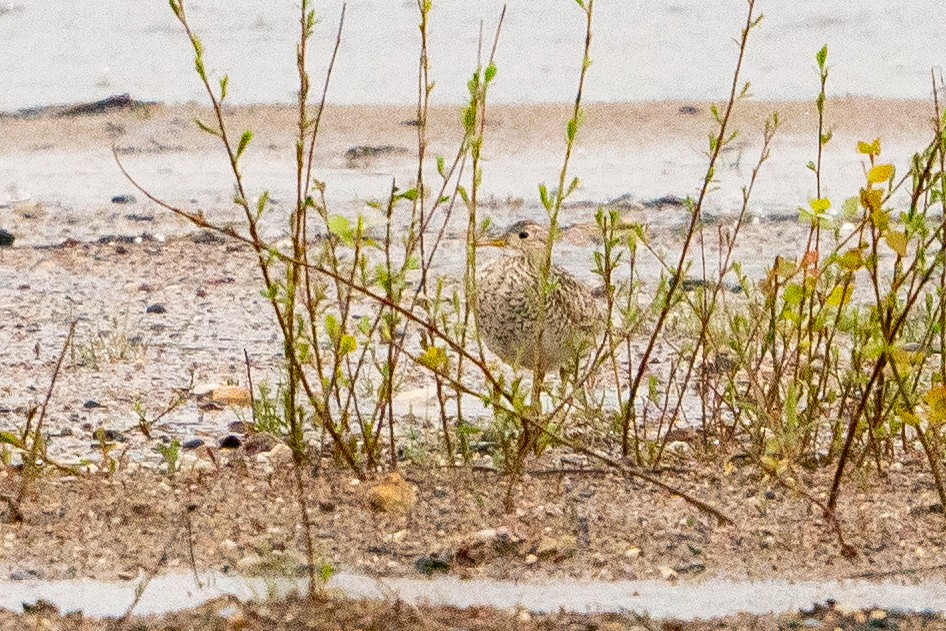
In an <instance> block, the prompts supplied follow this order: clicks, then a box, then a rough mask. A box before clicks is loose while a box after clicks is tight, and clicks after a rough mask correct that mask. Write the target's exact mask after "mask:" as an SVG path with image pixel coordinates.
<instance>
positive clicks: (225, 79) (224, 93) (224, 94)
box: [220, 75, 230, 101]
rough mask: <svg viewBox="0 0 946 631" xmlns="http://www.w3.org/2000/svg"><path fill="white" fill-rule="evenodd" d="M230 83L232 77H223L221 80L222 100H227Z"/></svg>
mask: <svg viewBox="0 0 946 631" xmlns="http://www.w3.org/2000/svg"><path fill="white" fill-rule="evenodd" d="M229 83H230V77H229V76H228V75H223V78H221V79H220V100H221V101H223V100H224V99H226V98H227V85H228V84H229Z"/></svg>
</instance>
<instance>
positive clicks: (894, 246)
mask: <svg viewBox="0 0 946 631" xmlns="http://www.w3.org/2000/svg"><path fill="white" fill-rule="evenodd" d="M884 238H885V240H886V241H887V245H889V246H890V249H891V250H893V251H894V252H896V253H897V254H898V255H899V256H906V255H907V233H906V232H900V231H894V230H890V231H888V232H887V234H886V235H885V236H884Z"/></svg>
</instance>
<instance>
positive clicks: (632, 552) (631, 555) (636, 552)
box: [624, 548, 641, 559]
mask: <svg viewBox="0 0 946 631" xmlns="http://www.w3.org/2000/svg"><path fill="white" fill-rule="evenodd" d="M640 555H641V549H640V548H628V549H627V550H625V551H624V556H625V557H627V558H628V559H636V558H638V557H639V556H640Z"/></svg>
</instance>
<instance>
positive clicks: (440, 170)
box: [437, 156, 447, 177]
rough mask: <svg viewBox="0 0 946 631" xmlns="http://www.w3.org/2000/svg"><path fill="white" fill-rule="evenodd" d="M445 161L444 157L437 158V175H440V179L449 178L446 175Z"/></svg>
mask: <svg viewBox="0 0 946 631" xmlns="http://www.w3.org/2000/svg"><path fill="white" fill-rule="evenodd" d="M444 170H445V169H444V159H443V156H437V173H439V174H440V177H447V176H446V174H445V173H444Z"/></svg>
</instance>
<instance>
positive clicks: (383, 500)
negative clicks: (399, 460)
mask: <svg viewBox="0 0 946 631" xmlns="http://www.w3.org/2000/svg"><path fill="white" fill-rule="evenodd" d="M416 502H417V492H416V491H415V490H414V487H413V486H412V485H410V484H408V483H407V481H406V480H405V479H404V478H403V477H401V474H400V473H392V474H390V475H388V476H387V477H385V478H384V480H382V481H381V482H379V483H378V484H375V485H374V486H372V487H371V488H369V489H368V505H369V506H371V508H372V509H373V510H376V511H378V512H381V513H409V512H410V511H411V509H412V508H414V504H415V503H416Z"/></svg>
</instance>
